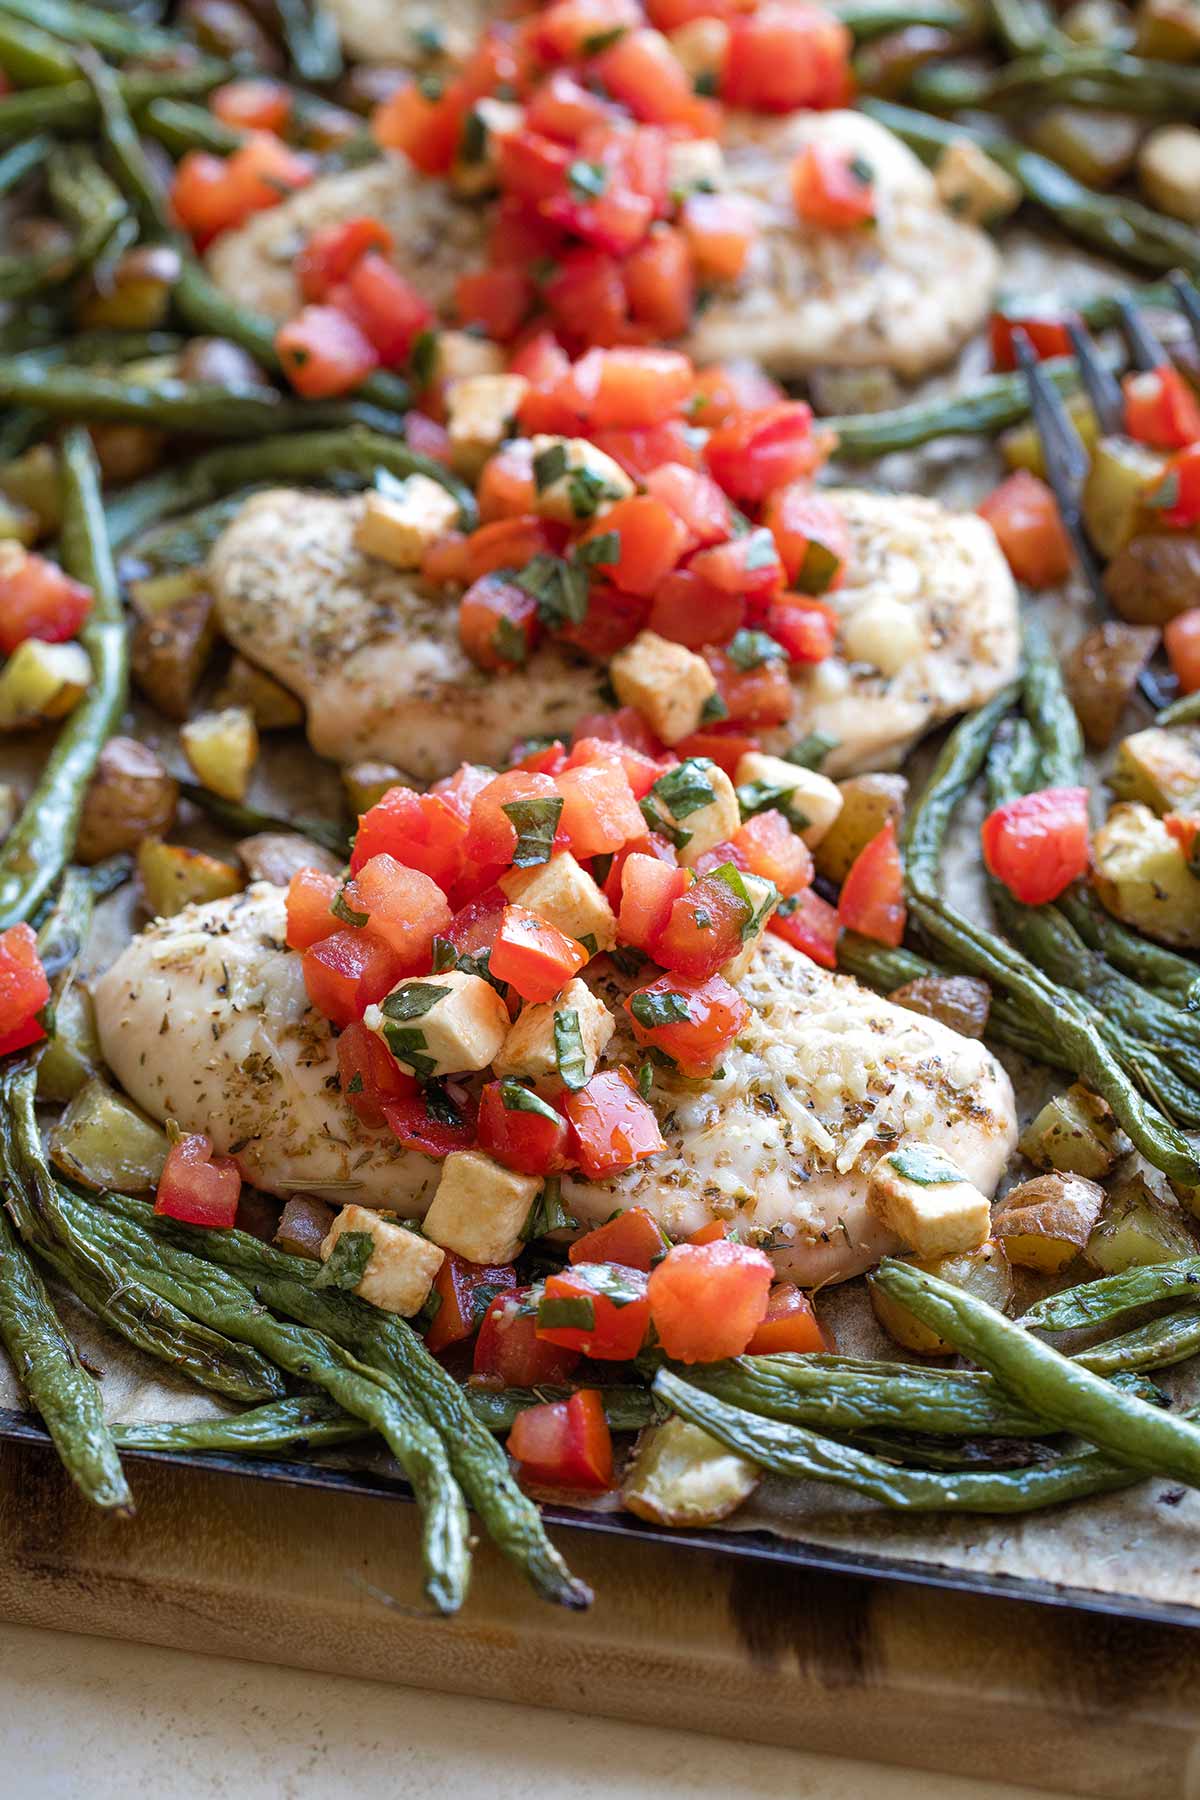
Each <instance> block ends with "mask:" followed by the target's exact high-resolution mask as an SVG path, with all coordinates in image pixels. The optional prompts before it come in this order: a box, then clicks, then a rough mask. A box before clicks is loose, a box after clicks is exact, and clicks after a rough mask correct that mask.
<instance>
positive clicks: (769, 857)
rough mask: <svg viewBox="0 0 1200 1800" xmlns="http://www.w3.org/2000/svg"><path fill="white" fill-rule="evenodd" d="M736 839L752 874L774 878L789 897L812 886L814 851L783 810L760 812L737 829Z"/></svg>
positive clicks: (737, 845)
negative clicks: (797, 832) (792, 826)
mask: <svg viewBox="0 0 1200 1800" xmlns="http://www.w3.org/2000/svg"><path fill="white" fill-rule="evenodd" d="M733 843H734V848H735V849H737V850H740V851H741V853H742V855H743V856H744V857H745V859H746V867H747V868H748V869H749V870H750V872H751V874H753V875H761V876H762V877H763V879H764V880H766V881H773V882H774V883H775V886H776V887H777V888H778V889H779V891H780V893H781V894H782V895H783V896H784V898H785V899H786V898H787V897H788V896H789V895H791V894H798V893H800V891H801V890H802V889H803V888H806V887H811V886H812V878H813V859H812V852H811V851H810V850H809V848H808V845H807V844H806V843H805V842H804V839H803V838H802V837H797V835H796V833H795V832H794V831H793V830H792V828H791V826H790V825H789V824H788V822H787V820H786V819H785V818H784V816H783V814H782V813H781V812H776V811H775V810H774V809H773V808H772V809H771V810H770V811H769V812H761V813H756V814H755V816H754V817H753V818H752V819H747V820H746V823H745V824H744V825H742V826H741V827H740V828H739V829H738V830H737V831H736V832H735V833H734V836H733Z"/></svg>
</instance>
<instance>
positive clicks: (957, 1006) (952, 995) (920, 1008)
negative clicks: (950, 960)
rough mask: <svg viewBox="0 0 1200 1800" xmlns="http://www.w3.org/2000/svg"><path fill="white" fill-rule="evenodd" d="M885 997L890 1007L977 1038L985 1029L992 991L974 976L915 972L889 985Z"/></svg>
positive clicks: (985, 983)
mask: <svg viewBox="0 0 1200 1800" xmlns="http://www.w3.org/2000/svg"><path fill="white" fill-rule="evenodd" d="M888 999H889V1000H890V1001H891V1002H892V1004H893V1006H903V1007H907V1009H908V1011H909V1012H915V1013H922V1014H923V1015H924V1016H925V1018H927V1019H937V1020H939V1021H940V1022H941V1024H943V1025H949V1027H950V1029H951V1031H957V1032H958V1033H959V1035H960V1036H962V1037H972V1038H981V1037H982V1036H983V1034H984V1032H985V1031H986V1030H987V1022H988V1014H989V1012H990V1011H991V1007H992V990H991V988H990V987H989V986H988V984H987V982H986V981H980V980H978V979H977V977H976V976H974V975H918V977H917V979H916V980H915V981H906V982H905V984H904V986H903V987H898V988H893V989H892V992H891V993H890V994H889V995H888Z"/></svg>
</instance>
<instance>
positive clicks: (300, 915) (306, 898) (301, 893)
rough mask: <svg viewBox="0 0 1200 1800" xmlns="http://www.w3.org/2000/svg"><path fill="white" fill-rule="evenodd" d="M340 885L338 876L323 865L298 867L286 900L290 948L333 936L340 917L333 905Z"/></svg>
mask: <svg viewBox="0 0 1200 1800" xmlns="http://www.w3.org/2000/svg"><path fill="white" fill-rule="evenodd" d="M339 885H340V884H339V882H338V878H337V876H336V875H330V874H328V873H327V872H326V871H325V870H324V869H297V870H296V873H295V874H294V875H293V876H292V879H291V881H290V882H289V883H288V891H287V901H286V906H287V945H288V949H289V950H307V949H308V948H309V947H310V945H312V944H319V943H320V941H321V939H322V938H327V937H332V936H333V934H334V932H335V931H336V930H337V929H338V921H337V920H336V919H335V918H334V916H333V913H332V911H331V910H330V909H331V908H332V906H333V903H334V901H335V900H336V899H337V891H338V887H339Z"/></svg>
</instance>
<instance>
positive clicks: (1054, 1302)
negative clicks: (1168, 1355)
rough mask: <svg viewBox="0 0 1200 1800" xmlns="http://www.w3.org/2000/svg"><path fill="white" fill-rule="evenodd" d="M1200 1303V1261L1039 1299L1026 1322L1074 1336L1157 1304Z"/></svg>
mask: <svg viewBox="0 0 1200 1800" xmlns="http://www.w3.org/2000/svg"><path fill="white" fill-rule="evenodd" d="M1181 1299H1190V1300H1198V1301H1200V1256H1185V1257H1181V1258H1180V1259H1179V1261H1178V1262H1167V1263H1151V1264H1149V1266H1147V1267H1145V1268H1136V1269H1122V1270H1121V1271H1120V1273H1119V1274H1117V1275H1103V1276H1101V1277H1100V1278H1099V1279H1098V1280H1096V1281H1084V1282H1081V1283H1080V1284H1079V1286H1078V1287H1073V1288H1067V1289H1066V1290H1065V1292H1063V1293H1061V1294H1050V1295H1048V1296H1047V1297H1046V1299H1044V1300H1038V1301H1037V1302H1036V1303H1035V1304H1034V1305H1033V1306H1031V1307H1030V1308H1029V1310H1028V1312H1026V1313H1025V1314H1024V1315H1023V1316H1022V1319H1021V1323H1022V1325H1027V1326H1031V1327H1033V1328H1034V1329H1036V1330H1038V1331H1074V1330H1077V1329H1078V1328H1080V1327H1084V1326H1093V1325H1108V1324H1110V1323H1111V1322H1112V1321H1113V1320H1114V1319H1119V1318H1121V1317H1122V1315H1123V1314H1125V1313H1127V1312H1135V1311H1136V1310H1137V1309H1138V1308H1139V1307H1142V1306H1153V1305H1154V1304H1155V1302H1156V1301H1161V1300H1181Z"/></svg>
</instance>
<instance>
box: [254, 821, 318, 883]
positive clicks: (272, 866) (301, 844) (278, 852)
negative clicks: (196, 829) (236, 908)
mask: <svg viewBox="0 0 1200 1800" xmlns="http://www.w3.org/2000/svg"><path fill="white" fill-rule="evenodd" d="M237 853H238V857H239V859H240V860H241V864H242V867H243V868H244V869H245V871H246V874H247V875H248V876H249V878H250V880H251V881H270V882H272V883H273V884H274V885H275V886H276V887H286V886H287V884H288V882H289V881H290V880H291V879H292V876H293V875H295V874H296V872H297V870H299V869H321V870H323V871H324V873H325V874H326V875H338V874H340V873H341V870H342V868H343V863H342V861H341V860H339V858H338V857H336V856H335V855H334V854H333V851H332V850H326V849H325V847H324V845H323V844H314V843H313V841H312V839H311V838H306V837H302V836H301V835H300V833H299V832H298V831H260V832H257V833H256V834H255V836H254V837H248V838H242V839H241V841H240V843H239V844H238V847H237Z"/></svg>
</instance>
